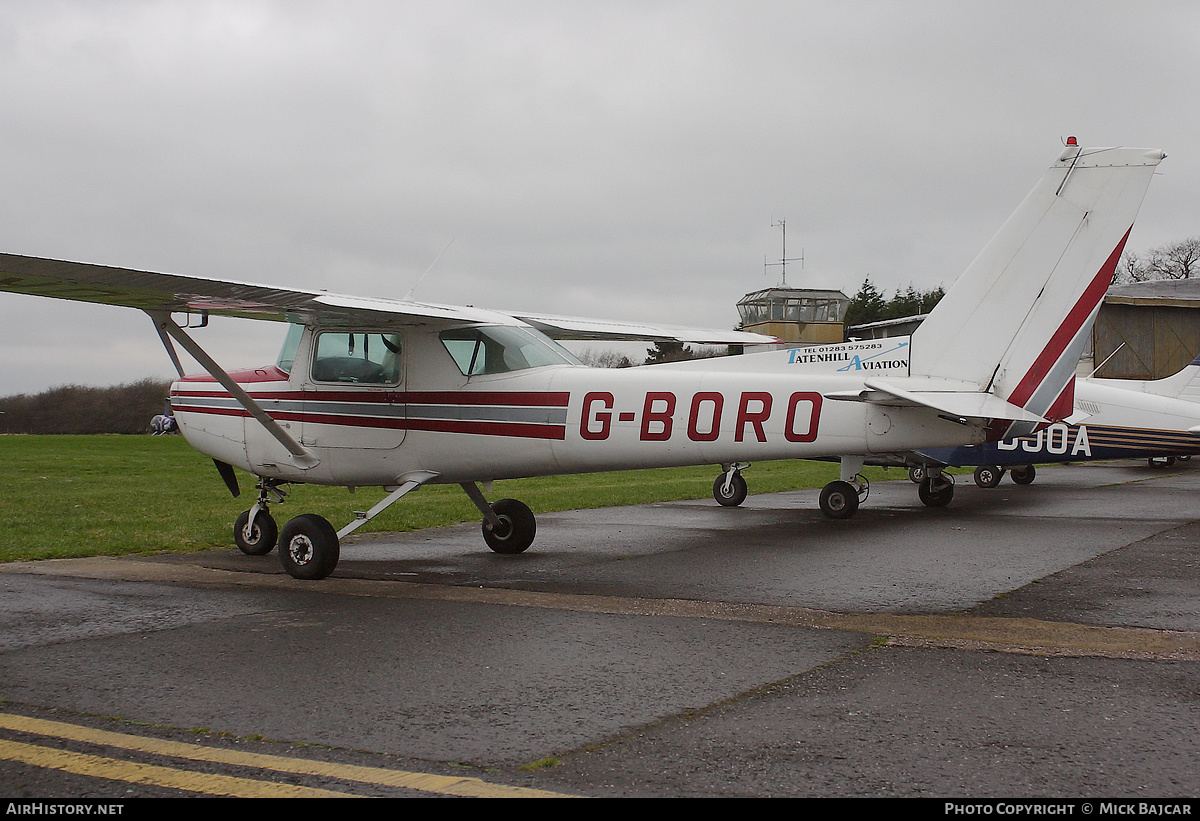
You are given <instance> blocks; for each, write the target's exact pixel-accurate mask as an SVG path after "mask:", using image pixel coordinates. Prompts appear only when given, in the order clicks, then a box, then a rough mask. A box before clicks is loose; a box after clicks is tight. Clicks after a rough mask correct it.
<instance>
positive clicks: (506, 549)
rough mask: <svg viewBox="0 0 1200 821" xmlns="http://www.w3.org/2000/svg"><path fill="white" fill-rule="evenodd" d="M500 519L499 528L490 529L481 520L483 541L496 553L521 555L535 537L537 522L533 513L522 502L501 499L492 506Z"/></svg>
mask: <svg viewBox="0 0 1200 821" xmlns="http://www.w3.org/2000/svg"><path fill="white" fill-rule="evenodd" d="M492 510H494V511H495V512H496V515H497V516H499V517H500V524H501V526H500V527H492V525H491V524H490V523H489V522H488V521H487V519H484V520H483V540H484V541H485V542H487V546H488V547H490V548H491V549H492V550H494V551H495V552H497V553H509V554H511V553H522V552H524V551H525V549H526V548H527V547H529V546H530V545H531V544H533V537H534V536H535V535H537V520H536V519H534V516H533V511H532V510H530V509H529V508H528V506H526V505H525V503H524V502H518V501H517V500H516V499H501V500H500V501H498V502H496V503H495V504H493V505H492Z"/></svg>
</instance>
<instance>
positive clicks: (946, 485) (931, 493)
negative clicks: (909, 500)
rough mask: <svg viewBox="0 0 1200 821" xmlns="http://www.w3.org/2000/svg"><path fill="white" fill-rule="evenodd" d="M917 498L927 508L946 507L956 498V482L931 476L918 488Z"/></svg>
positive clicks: (943, 477)
mask: <svg viewBox="0 0 1200 821" xmlns="http://www.w3.org/2000/svg"><path fill="white" fill-rule="evenodd" d="M917 496H919V497H920V498H921V503H922V504H924V505H925V506H926V507H945V506H946V505H948V504H950V500H951V499H953V498H954V482H952V481H950V480H949V479H947V478H946V477H945V476H931V477H927V478H925V479H924V480H922V482H921V484H920V485H919V486H918V487H917Z"/></svg>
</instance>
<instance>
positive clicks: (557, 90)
mask: <svg viewBox="0 0 1200 821" xmlns="http://www.w3.org/2000/svg"><path fill="white" fill-rule="evenodd" d="M1198 35H1200V4H1197V3H1194V2H1182V1H1181V2H1153V0H1150V1H1149V2H1147V0H1142V1H1141V2H1136V3H1134V2H1095V1H1094V0H1093V1H1091V2H1054V0H1041V1H1040V2H1032V1H1031V2H1014V0H1005V2H979V1H978V0H976V1H974V2H919V1H918V0H906V1H905V2H846V1H845V0H843V2H802V1H801V0H790V1H786V2H753V1H752V0H751V1H749V2H747V0H741V2H736V3H735V2H703V0H688V2H649V1H648V0H642V1H641V2H613V1H612V0H587V1H586V2H568V1H567V0H558V1H557V2H497V1H496V0H488V1H487V2H447V0H437V2H413V1H410V2H353V0H350V1H349V2H347V0H341V1H340V2H329V3H324V2H298V1H297V0H288V1H287V2H254V0H236V2H203V1H202V0H187V2H112V1H107V2H106V1H104V0H81V1H80V2H65V1H64V2H54V0H36V2H34V1H33V0H29V1H28V2H22V1H20V0H0V179H2V180H3V183H2V187H0V251H3V252H7V253H17V254H28V255H35V256H47V257H54V258H59V259H70V260H79V261H86V262H97V263H104V264H109V265H117V266H123V267H130V268H141V269H146V270H154V271H166V272H171V273H180V274H190V275H196V276H211V277H218V278H225V279H237V280H246V281H251V282H262V283H269V284H276V285H282V286H296V287H304V288H324V289H328V290H330V291H334V292H340V293H349V294H356V295H367V296H389V297H401V296H403V295H404V294H405V293H407V292H408V291H409V289H410V288H412V287H413V285H414V284H416V283H417V280H418V279H419V278H420V276H421V274H422V272H424V271H425V270H426V269H427V268H428V267H429V266H430V264H431V263H432V262H433V261H434V259H435V258H437V256H438V254H439V253H441V252H442V251H443V249H445V248H446V246H447V244H450V247H449V249H448V250H446V251H445V254H444V255H443V256H442V257H441V259H440V260H439V261H438V262H437V264H436V265H435V266H434V267H433V269H432V271H431V272H430V273H429V275H428V276H427V277H426V278H425V279H424V280H423V281H422V282H421V283H420V285H419V286H418V287H417V291H416V297H417V298H419V299H422V300H425V301H434V302H445V303H454V304H473V305H478V306H482V307H491V308H522V309H529V310H537V311H542V312H550V313H560V314H571V315H583V316H596V317H605V318H612V319H628V320H641V321H650V322H653V321H659V322H666V323H673V324H690V325H701V326H709V327H720V328H729V327H732V326H733V325H734V324H735V323H736V322H737V313H736V310H735V308H734V304H735V303H736V301H737V300H738V298H740V297H741V296H742V295H743V294H745V293H747V292H749V291H754V290H758V289H760V288H765V287H769V286H772V285H775V284H777V283H778V280H779V269H778V267H775V268H771V269H769V270H766V271H765V270H764V260H766V259H770V260H777V259H778V258H779V257H780V255H781V253H782V248H781V238H782V233H781V231H780V229H779V228H778V227H773V223H777V222H778V221H779V220H786V222H787V229H788V234H787V239H788V256H800V255H801V253H802V254H803V257H804V263H803V268H801V267H800V264H799V263H798V262H796V263H792V264H790V265H789V267H788V284H789V285H794V286H798V287H820V288H840V289H841V290H843V291H845V292H846V293H847V294H849V295H852V294H853V293H854V292H855V291H856V290H857V289H858V287H859V286H860V285H861V283H862V281H863V279H864V278H866V277H868V276H869V277H870V278H871V279H872V280H873V281H874V282H875V283H876V284H877V285H878V286H879V287H880V288H882V289H884V290H885V291H887V292H888V293H889V294H890V293H891V292H892V291H893V290H894V289H896V288H901V287H905V286H907V285H908V284H909V283H912V284H913V285H915V286H916V287H918V288H921V289H926V288H932V287H935V286H937V285H939V284H941V285H945V286H950V285H951V284H952V283H953V281H954V279H955V277H956V276H957V275H958V273H959V272H960V271H962V270H963V268H965V267H966V265H967V264H968V263H969V262H970V261H971V259H972V258H973V257H974V255H975V254H976V252H977V251H978V250H979V249H980V248H981V247H982V246H983V244H984V243H985V242H986V241H987V239H988V238H989V237H990V236H991V235H992V233H994V232H995V230H996V229H997V228H998V227H999V226H1000V224H1001V223H1002V222H1003V220H1004V219H1005V218H1006V217H1007V215H1008V214H1009V213H1010V212H1011V211H1012V209H1013V208H1015V207H1016V205H1017V203H1018V202H1019V201H1020V200H1021V198H1022V197H1023V196H1024V195H1025V194H1026V193H1027V192H1028V190H1029V189H1030V188H1031V187H1032V186H1033V184H1034V183H1035V182H1036V180H1037V179H1038V177H1039V176H1040V175H1041V174H1042V172H1043V171H1044V170H1045V168H1046V167H1047V166H1048V165H1049V164H1050V162H1051V161H1052V160H1053V159H1054V158H1055V157H1056V156H1057V155H1058V153H1059V152H1060V151H1061V146H1062V140H1064V139H1065V138H1066V137H1067V136H1070V135H1077V136H1078V137H1079V139H1080V142H1081V143H1083V144H1085V145H1092V146H1098V145H1136V146H1142V147H1147V148H1162V149H1164V150H1165V151H1166V152H1167V154H1168V159H1167V160H1166V161H1165V162H1164V163H1163V164H1162V165H1161V166H1160V175H1159V176H1158V177H1157V178H1156V179H1155V181H1154V182H1153V183H1152V185H1151V187H1150V191H1149V194H1148V196H1147V199H1146V203H1145V206H1144V207H1143V209H1142V212H1141V216H1140V218H1139V221H1138V224H1137V226H1136V227H1135V229H1134V232H1133V236H1132V237H1131V239H1130V248H1131V249H1133V250H1135V251H1144V250H1147V249H1149V248H1151V247H1154V246H1156V245H1161V244H1163V243H1166V242H1171V241H1175V240H1179V239H1184V238H1186V237H1189V236H1193V235H1196V234H1200V224H1198V220H1200V106H1197V105H1196V100H1197V99H1200V48H1197V46H1196V43H1197V36H1198ZM197 338H198V340H199V341H200V342H201V344H202V345H204V346H206V347H207V348H208V349H209V350H210V352H212V353H214V354H215V355H216V356H217V358H218V359H219V360H220V361H221V362H222V363H223V364H225V365H226V366H229V367H235V366H242V365H258V364H263V363H265V362H270V361H273V360H274V357H275V354H276V352H277V349H278V345H279V342H280V341H281V339H282V328H281V327H279V326H278V325H275V324H273V323H255V322H244V321H243V322H236V321H231V320H227V321H224V322H220V321H216V322H214V324H213V326H212V328H211V329H209V330H205V331H201V332H198V333H197ZM171 373H172V369H171V366H170V363H169V360H168V359H167V357H166V354H165V353H164V352H163V351H162V348H161V345H160V344H159V342H158V339H157V336H156V335H155V333H154V331H153V328H152V326H151V323H150V320H149V319H147V318H146V317H145V316H144V315H142V314H140V313H138V312H136V311H133V310H130V309H122V308H106V307H102V306H81V305H73V304H70V303H65V302H59V301H56V300H46V299H37V298H34V297H22V296H15V295H9V294H0V395H7V394H11V393H17V392H32V391H38V390H42V389H44V388H47V387H50V386H53V385H60V384H65V383H83V384H111V383H114V382H120V381H130V380H134V379H139V378H142V377H144V376H151V375H161V376H169V375H171Z"/></svg>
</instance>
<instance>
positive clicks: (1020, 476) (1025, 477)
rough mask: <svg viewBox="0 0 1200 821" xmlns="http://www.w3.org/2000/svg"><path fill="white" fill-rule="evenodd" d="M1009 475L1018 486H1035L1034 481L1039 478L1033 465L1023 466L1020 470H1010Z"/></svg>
mask: <svg viewBox="0 0 1200 821" xmlns="http://www.w3.org/2000/svg"><path fill="white" fill-rule="evenodd" d="M1008 475H1009V476H1011V477H1012V480H1013V481H1014V482H1016V483H1017V484H1018V485H1030V484H1033V479H1034V477H1035V476H1037V471H1036V470H1034V469H1033V465H1022V466H1021V467H1019V468H1013V469H1012V470H1010V471H1009V472H1008Z"/></svg>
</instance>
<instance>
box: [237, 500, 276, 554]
mask: <svg viewBox="0 0 1200 821" xmlns="http://www.w3.org/2000/svg"><path fill="white" fill-rule="evenodd" d="M249 523H250V511H249V510H247V511H244V512H243V513H242V515H241V516H238V517H237V521H236V522H234V523H233V541H234V543H235V544H236V545H237V546H238V550H240V551H242V552H243V553H245V554H246V555H247V556H265V555H267V554H268V553H270V552H271V551H272V550H274V549H275V542H277V541H278V540H279V526H278V525H276V524H275V519H274V518H272V516H271V514H270V513H267V511H266V510H260V511H258V514H257V515H256V516H255V517H254V527H253V528H250V529H249V530H247V528H246V525H248V524H249Z"/></svg>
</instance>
